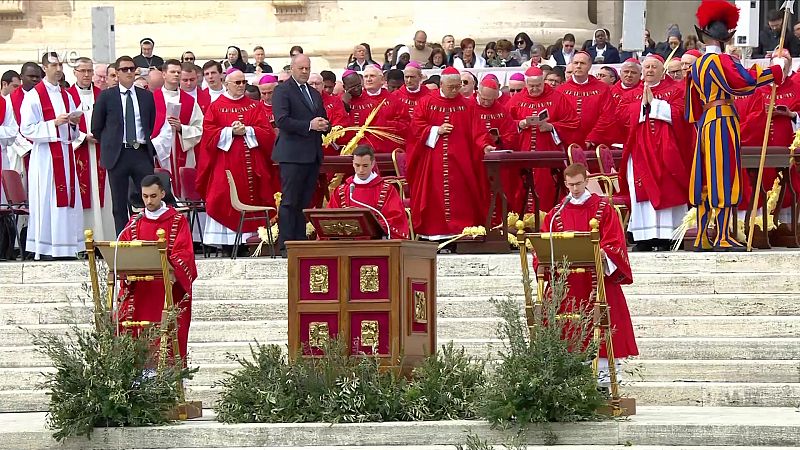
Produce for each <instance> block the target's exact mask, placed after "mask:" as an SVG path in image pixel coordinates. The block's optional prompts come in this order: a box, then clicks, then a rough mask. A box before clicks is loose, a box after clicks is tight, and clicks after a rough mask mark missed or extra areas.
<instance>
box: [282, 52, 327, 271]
mask: <svg viewBox="0 0 800 450" xmlns="http://www.w3.org/2000/svg"><path fill="white" fill-rule="evenodd" d="M291 72H292V77H291V78H290V79H288V80H286V82H285V83H281V84H278V86H277V87H276V88H275V92H274V93H273V94H272V112H273V114H274V115H275V124H276V126H277V127H278V129H279V130H280V133H278V139H277V140H276V141H275V148H274V149H273V151H272V160H273V161H275V162H276V163H278V164H279V166H280V171H281V192H282V197H281V206H280V211H279V213H278V217H279V221H278V229H279V233H280V234H279V244H280V248H281V254H282V255H283V256H284V257H285V256H286V245H285V243H286V241H296V240H304V239H305V238H306V219H305V217H304V216H303V208H306V207H307V206H309V203H310V202H311V198H312V196H313V195H314V190H315V189H316V186H317V179H318V178H319V167H320V165H321V164H322V133H323V132H325V131H327V130H328V129H329V128H330V123H329V122H328V116H327V115H326V114H325V107H324V105H323V104H322V97H321V96H320V94H319V92H317V90H316V89H314V88H312V87H310V86H309V85H308V77H309V75H310V74H311V60H310V59H308V56H305V55H303V54H302V53H300V54H298V55H296V56H294V57H292V65H291Z"/></svg>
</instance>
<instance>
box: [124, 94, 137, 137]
mask: <svg viewBox="0 0 800 450" xmlns="http://www.w3.org/2000/svg"><path fill="white" fill-rule="evenodd" d="M135 114H136V113H135V112H134V110H133V96H132V95H131V91H130V89H128V90H127V91H125V142H127V143H128V145H133V144H135V143H136V116H135Z"/></svg>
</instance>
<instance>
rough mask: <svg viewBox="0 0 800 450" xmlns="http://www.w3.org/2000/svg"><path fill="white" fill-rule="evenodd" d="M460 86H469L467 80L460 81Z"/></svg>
mask: <svg viewBox="0 0 800 450" xmlns="http://www.w3.org/2000/svg"><path fill="white" fill-rule="evenodd" d="M461 85H462V86H469V80H461Z"/></svg>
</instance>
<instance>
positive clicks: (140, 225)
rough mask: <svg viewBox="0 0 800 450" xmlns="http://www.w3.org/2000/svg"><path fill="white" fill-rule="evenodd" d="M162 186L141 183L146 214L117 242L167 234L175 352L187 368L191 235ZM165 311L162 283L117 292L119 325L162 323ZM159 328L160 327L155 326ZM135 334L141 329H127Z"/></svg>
mask: <svg viewBox="0 0 800 450" xmlns="http://www.w3.org/2000/svg"><path fill="white" fill-rule="evenodd" d="M164 195H165V191H164V186H162V185H161V180H160V179H159V178H158V177H157V176H155V175H148V176H146V177H144V179H142V200H143V201H144V205H145V210H144V211H142V212H140V213H139V214H136V215H134V216H133V217H131V220H130V221H129V222H128V224H127V225H126V226H125V228H124V229H123V230H122V234H121V235H120V238H119V240H120V241H136V240H142V241H156V240H158V236H157V234H156V232H157V231H158V230H164V231H165V232H166V241H167V258H168V259H169V263H170V265H171V266H172V268H173V273H174V274H175V281H174V283H173V285H172V301H173V303H174V305H175V307H176V308H177V310H178V318H177V322H178V329H177V335H178V348H179V351H180V355H181V360H183V363H184V365H185V364H186V346H187V342H188V340H189V325H190V324H191V321H192V283H193V282H194V280H195V279H196V278H197V266H196V265H195V262H194V249H193V243H192V232H191V230H190V229H189V222H188V221H187V220H186V217H184V216H183V214H180V213H178V212H177V211H176V210H175V208H173V207H171V206H167V205H166V204H165V203H164V201H163V200H164ZM163 310H164V281H163V280H154V281H134V282H126V283H124V284H123V285H122V289H120V302H119V307H118V309H117V311H116V318H117V319H118V320H119V321H120V322H123V321H134V322H140V321H148V322H152V323H154V324H160V323H161V313H162V311H163ZM156 326H159V325H156ZM130 330H131V331H132V332H133V333H134V334H138V332H139V330H140V328H138V327H134V328H131V329H130Z"/></svg>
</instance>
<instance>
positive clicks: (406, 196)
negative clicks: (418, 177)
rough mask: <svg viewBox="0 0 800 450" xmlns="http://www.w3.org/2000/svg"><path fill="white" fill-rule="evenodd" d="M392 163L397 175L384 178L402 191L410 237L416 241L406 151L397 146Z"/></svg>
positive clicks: (401, 197) (401, 198) (401, 195)
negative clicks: (412, 221) (407, 176)
mask: <svg viewBox="0 0 800 450" xmlns="http://www.w3.org/2000/svg"><path fill="white" fill-rule="evenodd" d="M392 164H393V165H394V172H395V173H396V174H397V176H394V177H383V179H384V181H386V182H387V183H391V184H394V185H395V186H396V187H397V190H398V192H399V193H400V200H401V201H402V202H403V208H405V211H406V217H408V228H409V234H410V236H409V237H410V238H411V240H412V241H415V240H417V236H416V234H415V233H414V226H413V225H412V224H411V191H410V189H409V186H408V180H407V179H406V152H405V151H403V149H401V148H397V149H395V150H394V151H393V152H392Z"/></svg>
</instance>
